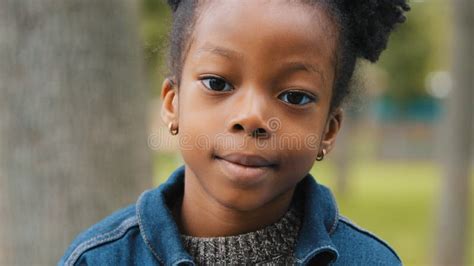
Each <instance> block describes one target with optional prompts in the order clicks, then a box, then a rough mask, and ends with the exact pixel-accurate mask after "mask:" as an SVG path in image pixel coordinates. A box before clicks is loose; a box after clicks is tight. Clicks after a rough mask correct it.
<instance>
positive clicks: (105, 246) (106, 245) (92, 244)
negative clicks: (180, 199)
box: [58, 205, 140, 265]
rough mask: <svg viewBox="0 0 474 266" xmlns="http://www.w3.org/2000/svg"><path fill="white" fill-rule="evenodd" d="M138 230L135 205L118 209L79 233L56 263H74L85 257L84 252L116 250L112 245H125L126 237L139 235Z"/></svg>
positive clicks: (101, 252)
mask: <svg viewBox="0 0 474 266" xmlns="http://www.w3.org/2000/svg"><path fill="white" fill-rule="evenodd" d="M139 231H140V230H139V228H138V219H137V216H136V212H135V205H130V206H128V207H126V208H123V209H120V210H118V211H116V212H114V213H113V214H111V215H109V216H108V217H106V218H105V219H103V220H102V221H100V222H98V223H97V224H95V225H93V226H91V227H90V228H88V229H87V230H85V231H84V232H82V233H80V234H79V235H78V236H77V237H76V239H75V240H74V241H73V242H72V244H71V245H70V246H69V248H68V249H67V250H66V252H65V254H64V256H63V257H62V258H61V260H60V262H59V263H58V265H75V264H76V263H78V262H80V261H81V260H84V259H85V254H86V253H88V254H92V253H94V252H95V253H97V251H99V252H100V254H105V253H107V252H112V249H115V250H117V247H113V246H114V245H121V246H127V242H129V239H127V238H130V237H131V235H135V236H136V235H139V234H140V232H139ZM138 237H139V236H138ZM132 238H135V237H132ZM104 251H105V252H104ZM98 254H99V253H98ZM90 258H91V256H89V259H90Z"/></svg>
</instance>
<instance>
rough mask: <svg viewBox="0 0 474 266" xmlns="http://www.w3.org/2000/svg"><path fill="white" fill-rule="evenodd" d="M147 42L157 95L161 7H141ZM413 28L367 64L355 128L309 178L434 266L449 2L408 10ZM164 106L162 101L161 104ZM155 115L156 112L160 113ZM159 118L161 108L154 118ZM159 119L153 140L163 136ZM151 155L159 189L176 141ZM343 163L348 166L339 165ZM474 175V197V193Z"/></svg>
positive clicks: (436, 0)
mask: <svg viewBox="0 0 474 266" xmlns="http://www.w3.org/2000/svg"><path fill="white" fill-rule="evenodd" d="M142 1H143V5H142V20H141V34H142V38H143V43H144V45H143V47H144V50H145V54H146V62H147V68H148V74H149V78H150V80H151V81H152V82H151V84H152V94H153V95H154V96H155V97H158V96H159V93H160V85H161V81H162V80H163V78H164V77H165V76H166V51H167V50H166V49H163V48H166V41H167V35H166V34H167V32H168V30H169V28H170V12H169V10H168V8H167V6H166V5H165V4H164V3H163V1H159V0H142ZM411 7H412V10H411V11H410V12H409V13H408V20H407V23H405V24H404V25H402V26H401V27H399V28H398V29H397V30H396V32H395V33H394V34H393V35H392V37H391V40H390V42H389V46H388V50H387V51H385V52H384V53H383V54H382V57H381V59H380V61H379V62H378V63H377V64H375V65H370V64H367V63H363V62H362V63H361V64H360V67H359V69H358V76H359V77H360V78H358V80H357V81H358V82H357V83H356V85H355V90H356V92H355V94H354V95H353V97H352V99H351V100H352V103H351V104H349V105H348V107H347V110H348V114H349V121H347V125H345V124H343V133H344V134H343V135H342V136H341V138H342V140H341V141H339V142H338V143H337V145H336V150H335V151H334V155H333V154H331V155H330V156H329V157H328V159H326V160H325V161H324V162H322V163H318V164H315V166H314V167H313V169H312V171H311V173H312V174H313V176H315V177H316V179H317V180H318V181H319V182H321V183H323V184H326V185H327V186H329V187H331V188H332V190H333V191H334V192H335V194H336V198H337V200H338V203H339V205H340V211H341V213H343V214H344V215H345V216H347V217H349V218H350V219H352V220H353V221H354V222H356V223H357V224H359V225H361V226H362V227H365V228H367V229H368V230H370V231H372V232H374V233H375V234H377V235H379V236H380V237H382V238H383V239H385V240H386V241H387V242H388V243H390V244H391V245H392V246H393V247H394V248H395V250H397V252H398V253H399V255H400V256H401V258H402V260H403V261H404V263H405V264H406V265H428V264H431V263H432V260H433V252H434V243H435V241H436V238H435V232H436V218H437V217H436V215H437V213H436V210H437V208H438V204H439V193H440V186H441V171H440V169H439V166H438V163H437V162H439V160H442V158H437V157H436V154H437V148H438V145H435V143H437V140H438V139H437V138H439V136H438V135H437V132H439V124H440V119H441V117H442V114H443V112H444V109H443V100H444V98H445V97H446V96H447V95H448V94H449V90H450V85H451V81H450V76H449V73H448V69H449V67H450V65H449V64H450V60H451V58H450V53H449V51H450V47H451V45H452V44H451V43H450V40H451V39H452V38H451V37H452V36H451V32H450V30H449V29H450V27H451V24H450V23H451V18H450V17H449V16H450V12H448V11H449V2H448V1H444V0H429V1H422V0H421V1H420V0H418V1H412V2H411ZM156 104H157V106H159V101H157V103H156ZM157 108H159V107H157ZM156 110H158V109H156ZM159 120H160V119H159V117H157V118H156V119H153V121H156V125H154V126H152V133H153V132H158V131H160V132H166V129H165V128H163V125H161V124H159ZM162 135H163V140H161V141H162V142H163V143H165V142H166V143H168V144H169V143H171V144H170V145H167V146H166V147H165V148H159V149H156V150H155V153H154V158H155V159H154V178H155V179H154V183H155V185H158V184H159V183H160V182H163V181H164V180H165V179H166V178H167V177H168V176H169V174H170V173H171V172H172V171H173V170H174V169H175V168H176V167H177V166H179V165H181V164H182V163H183V162H182V160H181V158H180V155H179V152H178V151H177V149H176V145H175V144H174V145H173V140H172V139H167V135H166V134H162ZM344 161H347V162H350V163H343V162H344ZM472 179H474V173H473V174H472V175H471V186H472V188H471V191H473V190H474V186H473V184H474V182H472ZM473 214H474V212H472V211H471V213H470V216H471V217H470V222H469V226H468V231H469V237H468V239H469V243H468V247H467V250H468V263H469V265H474V224H473V221H474V217H473Z"/></svg>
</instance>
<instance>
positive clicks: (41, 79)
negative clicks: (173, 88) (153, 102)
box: [0, 0, 152, 265]
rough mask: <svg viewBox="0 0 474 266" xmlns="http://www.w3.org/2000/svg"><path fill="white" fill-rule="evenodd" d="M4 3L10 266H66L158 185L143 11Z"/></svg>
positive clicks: (2, 240)
mask: <svg viewBox="0 0 474 266" xmlns="http://www.w3.org/2000/svg"><path fill="white" fill-rule="evenodd" d="M135 3H136V2H135V1H128V0H100V1H95V0H68V1H64V0H43V1H37V0H21V1H18V0H2V1H0V265H54V264H56V262H57V261H58V260H59V258H60V256H61V255H62V254H63V253H64V251H65V249H66V248H67V246H68V245H69V244H70V242H71V240H72V239H73V237H74V236H76V235H77V234H78V233H79V232H80V231H82V230H83V229H85V228H86V227H88V226H90V225H91V224H93V223H95V222H97V221H99V220H100V219H102V218H103V217H105V216H106V215H108V214H110V213H111V212H112V211H114V210H116V209H117V208H119V207H122V206H125V205H127V204H129V203H133V202H134V201H135V200H136V199H137V197H138V195H139V194H140V192H142V191H143V190H144V189H145V188H146V187H148V186H149V185H150V184H151V177H152V176H151V168H150V156H149V149H148V148H147V146H146V143H147V138H146V107H147V104H146V96H147V95H146V91H145V88H144V86H143V82H142V78H141V74H142V71H141V70H142V63H141V49H140V46H139V40H138V35H137V25H136V20H137V17H136V16H137V14H136V13H137V8H136V7H135V6H134V5H135Z"/></svg>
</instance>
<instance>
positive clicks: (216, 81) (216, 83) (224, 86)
mask: <svg viewBox="0 0 474 266" xmlns="http://www.w3.org/2000/svg"><path fill="white" fill-rule="evenodd" d="M201 82H202V84H203V85H204V86H205V87H206V88H208V89H209V90H213V91H231V90H232V89H233V88H232V85H230V84H229V83H227V82H226V81H225V80H224V79H221V78H218V77H204V78H202V79H201Z"/></svg>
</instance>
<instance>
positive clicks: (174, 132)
mask: <svg viewBox="0 0 474 266" xmlns="http://www.w3.org/2000/svg"><path fill="white" fill-rule="evenodd" d="M173 126H174V124H173V122H170V123H169V124H168V129H169V131H170V133H171V135H173V136H174V135H177V134H178V126H176V128H174V127H173Z"/></svg>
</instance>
